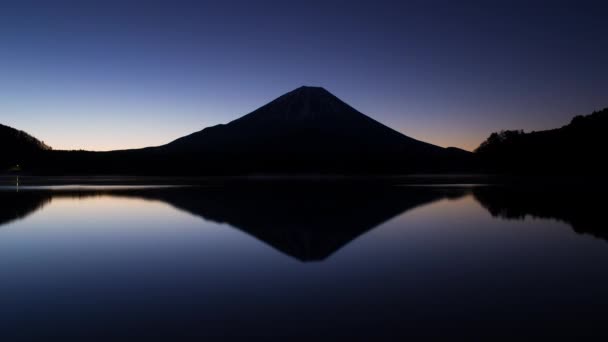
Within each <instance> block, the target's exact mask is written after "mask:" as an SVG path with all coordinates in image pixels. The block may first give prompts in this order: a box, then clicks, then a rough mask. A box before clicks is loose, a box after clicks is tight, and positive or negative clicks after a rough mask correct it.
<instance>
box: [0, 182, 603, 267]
mask: <svg viewBox="0 0 608 342" xmlns="http://www.w3.org/2000/svg"><path fill="white" fill-rule="evenodd" d="M470 191H471V190H468V189H465V188H453V189H450V188H447V189H446V188H438V187H399V186H389V185H386V186H378V185H369V184H367V185H357V186H353V185H342V186H341V185H328V184H314V183H313V184H307V183H300V184H275V185H272V183H263V184H258V185H256V184H254V183H252V184H239V185H238V186H210V187H168V188H123V189H120V188H119V189H105V190H103V189H95V190H91V189H77V190H61V191H43V190H35V191H33V190H32V191H21V192H19V193H14V192H13V193H9V192H0V204H1V205H0V225H4V224H7V223H9V222H12V221H14V220H16V219H20V218H23V217H25V216H27V215H28V214H31V213H33V212H35V211H36V210H38V209H40V208H42V207H43V206H44V205H45V204H46V203H49V202H50V201H51V200H52V199H53V198H58V197H64V198H65V197H69V198H88V197H91V196H116V197H132V198H139V199H146V200H158V201H162V202H165V203H167V204H170V205H171V206H173V207H175V208H177V209H179V210H182V211H185V212H188V213H190V214H192V215H195V216H199V217H201V218H203V219H205V220H210V221H215V222H219V223H225V224H228V225H230V226H232V227H234V228H237V229H239V230H241V231H243V232H246V233H248V234H249V235H251V236H254V237H256V238H257V239H259V240H261V241H263V242H265V243H267V244H268V245H270V246H272V247H274V248H275V249H277V250H279V251H281V252H282V253H284V254H287V255H290V256H292V257H294V258H297V259H298V260H301V261H314V260H323V259H326V258H327V257H328V256H330V255H332V254H333V253H334V252H336V251H337V250H339V249H340V248H342V247H343V246H345V245H346V244H348V243H349V242H350V241H352V240H353V239H355V238H356V237H358V236H360V235H361V234H364V233H365V232H367V231H369V230H371V229H373V228H374V227H376V226H378V225H380V224H381V223H383V222H385V221H387V220H389V219H391V218H393V217H395V216H397V215H399V214H402V213H404V212H406V211H408V210H410V209H413V208H415V207H417V206H420V205H423V204H427V203H431V202H433V201H437V200H440V199H443V198H458V197H461V196H464V195H465V194H468V193H470ZM472 192H473V195H474V197H475V199H476V200H477V201H479V203H480V204H481V205H482V206H483V207H484V208H486V209H487V210H488V211H489V212H490V213H491V214H492V215H493V216H495V217H501V218H506V219H523V218H525V217H526V216H532V217H538V218H552V219H557V220H561V221H564V222H567V223H568V224H570V225H571V226H572V228H573V229H574V230H575V231H576V232H578V233H589V234H592V235H593V236H596V237H599V238H602V239H606V240H608V229H606V228H605V227H604V224H603V220H602V217H600V213H601V212H602V211H601V209H602V208H600V206H601V205H602V201H598V199H597V197H596V196H592V195H591V194H590V193H588V192H583V191H573V190H568V191H566V190H564V189H547V188H542V189H536V190H534V189H529V188H525V189H524V188H517V187H477V188H473V190H472Z"/></svg>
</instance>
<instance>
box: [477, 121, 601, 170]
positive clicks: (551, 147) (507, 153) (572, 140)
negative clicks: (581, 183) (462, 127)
mask: <svg viewBox="0 0 608 342" xmlns="http://www.w3.org/2000/svg"><path fill="white" fill-rule="evenodd" d="M606 132H608V109H604V110H602V111H599V112H594V113H593V114H590V115H587V116H576V117H575V118H574V119H572V121H571V122H570V124H568V125H566V126H563V127H561V128H557V129H552V130H546V131H538V132H531V133H524V132H523V131H521V130H514V131H502V132H499V133H492V135H490V137H489V138H488V139H487V140H486V141H485V142H483V143H482V144H481V145H480V146H479V147H478V148H477V150H476V151H475V152H476V155H477V156H478V157H479V159H480V162H481V163H482V164H483V165H484V166H485V168H486V170H488V171H491V172H500V173H518V174H542V175H546V174H555V175H559V174H574V175H575V174H580V175H588V174H597V175H603V174H604V173H605V172H606V171H608V167H607V165H608V164H606V162H605V157H604V156H605V154H606V150H607V148H608V141H607V140H606Z"/></svg>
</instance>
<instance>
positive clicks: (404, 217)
mask: <svg viewBox="0 0 608 342" xmlns="http://www.w3.org/2000/svg"><path fill="white" fill-rule="evenodd" d="M0 204H1V208H0V332H1V333H0V334H1V335H2V336H3V337H5V338H10V340H19V339H23V340H29V339H32V338H41V339H42V338H45V339H48V338H49V337H78V338H87V337H91V336H94V337H98V338H99V337H108V338H111V337H159V336H164V337H170V338H176V337H181V336H184V337H200V336H222V337H226V336H252V335H255V336H260V335H263V336H299V337H302V336H303V337H307V336H310V337H315V336H327V337H331V336H358V337H361V336H369V337H371V336H374V337H378V336H400V335H402V336H412V335H413V336H420V335H422V336H426V337H435V336H444V337H448V336H449V337H454V336H458V335H469V336H476V337H479V336H508V335H537V334H540V335H558V336H563V334H573V335H582V336H589V335H596V334H601V333H604V331H603V330H604V322H605V313H606V312H607V311H608V305H607V304H608V244H607V242H606V239H608V227H606V225H605V223H604V222H603V217H604V216H603V214H604V213H603V210H605V209H604V208H603V203H602V202H601V201H599V200H597V199H596V198H595V197H594V196H592V195H590V194H589V193H588V192H584V191H579V190H577V191H570V190H568V191H566V190H563V189H554V188H553V189H546V188H544V189H523V188H512V187H496V186H494V187H489V186H445V187H444V186H432V187H427V186H370V185H365V186H356V187H355V186H327V185H322V186H315V185H310V184H308V185H304V186H302V185H300V186H292V185H276V186H268V184H265V185H264V186H254V185H251V186H238V187H220V186H216V187H95V186H85V187H61V186H60V187H46V188H23V187H21V188H20V189H19V191H18V192H17V191H16V189H15V188H14V187H3V188H2V190H0Z"/></svg>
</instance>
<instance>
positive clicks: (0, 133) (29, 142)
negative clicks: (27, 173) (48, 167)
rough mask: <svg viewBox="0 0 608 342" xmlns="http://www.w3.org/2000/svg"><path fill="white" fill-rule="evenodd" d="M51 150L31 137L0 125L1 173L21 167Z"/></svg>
mask: <svg viewBox="0 0 608 342" xmlns="http://www.w3.org/2000/svg"><path fill="white" fill-rule="evenodd" d="M50 149H51V148H50V147H49V146H47V145H45V144H44V143H43V142H42V141H40V140H38V139H36V138H34V137H32V136H31V135H29V134H27V133H25V132H23V131H19V130H16V129H14V128H11V127H8V126H4V125H2V124H0V171H2V170H7V169H10V168H13V169H16V168H17V165H19V167H21V166H22V165H24V164H27V163H28V162H29V161H30V160H32V159H34V158H36V157H37V156H38V155H39V154H40V153H41V152H43V151H48V150H50Z"/></svg>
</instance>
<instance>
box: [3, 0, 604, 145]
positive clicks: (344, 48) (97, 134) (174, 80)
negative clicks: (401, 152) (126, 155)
mask: <svg viewBox="0 0 608 342" xmlns="http://www.w3.org/2000/svg"><path fill="white" fill-rule="evenodd" d="M605 7H606V5H602V3H601V2H588V3H585V2H581V1H577V2H574V1H572V2H559V1H550V2H533V1H526V2H517V1H508V2H507V1H504V2H499V1H495V2H492V1H484V2H480V3H475V2H458V3H457V4H456V2H441V1H436V2H429V1H425V2H404V1H399V2H382V1H373V2H372V1H368V2H357V1H344V2H331V1H323V2H315V1H306V2H291V1H282V2H264V1H255V2H252V1H248V2H230V1H222V2H215V3H214V2H202V1H197V2H194V1H193V2H180V1H170V2H169V1H167V2H161V1H146V2H139V1H137V2H135V1H133V2H129V1H120V2H113V1H103V2H102V1H77V2H76V1H74V2H69V1H53V2H50V1H40V2H34V1H15V2H10V1H7V2H4V1H3V2H2V4H0V43H1V47H0V123H3V124H6V125H10V126H13V127H15V128H18V129H22V130H25V131H27V132H29V133H31V134H33V135H34V136H36V137H38V138H40V139H42V140H44V141H45V142H46V143H47V144H49V145H51V146H53V147H54V148H56V149H79V148H83V149H90V150H110V149H120V148H135V147H144V146H151V145H160V144H164V143H167V142H169V141H171V140H173V139H175V138H178V137H180V136H182V135H185V134H189V133H191V132H194V131H198V130H200V129H202V128H204V127H206V126H209V125H214V124H218V123H225V122H228V121H230V120H233V119H236V118H238V117H240V116H242V115H244V114H247V113H248V112H251V111H253V110H254V109H256V108H257V107H259V106H261V105H263V104H265V103H266V102H268V101H270V100H272V99H274V98H275V97H278V96H279V95H281V94H283V93H285V92H287V91H290V90H292V89H294V88H297V87H299V86H301V85H316V86H322V87H325V88H326V89H328V90H329V91H330V92H332V93H334V94H335V95H336V96H338V97H340V98H342V99H343V100H344V101H346V102H348V103H349V104H351V105H352V106H354V107H355V108H357V109H359V110H360V111H361V112H363V113H365V114H367V115H370V116H372V117H373V118H375V119H377V120H379V121H381V122H383V123H384V124H386V125H388V126H390V127H393V128H395V129H397V130H399V131H401V132H403V133H405V134H407V135H409V136H412V137H414V138H417V139H421V140H425V141H428V142H431V143H435V144H438V145H441V146H458V147H462V148H466V149H473V148H474V147H476V146H477V145H478V144H479V143H480V142H481V141H482V140H483V139H484V138H485V137H487V136H488V135H489V134H490V133H491V132H492V131H496V130H500V129H525V130H538V129H546V128H553V127H558V126H561V125H563V124H566V123H567V122H568V121H569V120H570V119H571V117H572V116H573V115H576V114H585V113H590V112H592V111H593V110H595V109H601V108H604V107H608V96H607V94H608V86H606V82H605V80H606V79H608V63H606V56H607V53H608V39H606V37H608V25H606V24H605V21H606V20H605V14H606V8H605Z"/></svg>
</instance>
